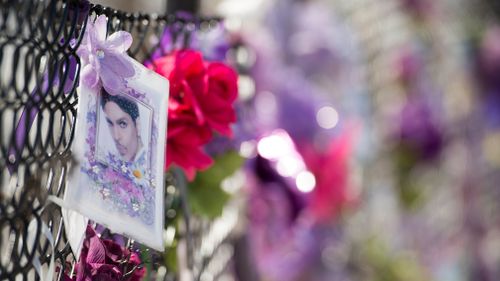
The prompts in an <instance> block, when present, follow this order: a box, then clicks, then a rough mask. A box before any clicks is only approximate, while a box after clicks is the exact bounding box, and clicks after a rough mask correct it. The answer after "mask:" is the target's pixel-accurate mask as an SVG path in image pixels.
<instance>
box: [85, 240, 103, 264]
mask: <svg viewBox="0 0 500 281" xmlns="http://www.w3.org/2000/svg"><path fill="white" fill-rule="evenodd" d="M105 260H106V250H105V249H104V245H103V244H102V242H101V240H100V239H99V237H97V236H94V237H92V238H90V246H89V253H88V255H87V260H86V262H87V263H89V264H95V263H97V264H100V263H104V262H105Z"/></svg>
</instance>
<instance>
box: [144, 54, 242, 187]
mask: <svg viewBox="0 0 500 281" xmlns="http://www.w3.org/2000/svg"><path fill="white" fill-rule="evenodd" d="M148 67H149V68H151V69H153V70H154V71H156V72H157V73H159V74H161V75H162V76H165V77H167V78H168V79H169V81H170V98H169V107H168V133H167V152H166V153H167V155H166V159H167V160H166V165H165V168H169V167H170V165H171V164H176V165H178V166H180V167H181V168H182V169H183V170H184V171H185V173H186V175H187V177H188V179H189V180H192V179H193V178H194V176H195V174H196V171H197V170H203V169H206V168H208V167H209V166H210V165H211V164H212V162H213V161H212V159H211V158H210V157H209V156H208V155H207V154H206V153H205V152H204V151H203V146H204V145H205V144H207V143H208V142H209V141H210V139H211V138H212V130H215V131H217V132H219V133H221V134H223V135H226V136H231V135H232V130H231V128H230V125H231V124H232V123H234V122H235V121H236V113H235V111H234V107H233V103H234V101H235V100H236V98H237V83H236V81H237V74H236V72H235V71H234V70H232V69H231V68H229V67H228V66H226V65H224V64H222V63H206V62H204V61H203V58H202V55H201V53H199V52H196V51H193V50H181V51H176V52H174V53H172V54H171V55H168V56H165V57H161V58H158V59H155V60H154V61H153V62H152V63H151V64H149V65H148Z"/></svg>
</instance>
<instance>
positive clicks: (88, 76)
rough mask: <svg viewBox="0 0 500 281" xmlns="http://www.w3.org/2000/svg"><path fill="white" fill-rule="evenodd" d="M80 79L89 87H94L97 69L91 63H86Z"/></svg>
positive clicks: (97, 80)
mask: <svg viewBox="0 0 500 281" xmlns="http://www.w3.org/2000/svg"><path fill="white" fill-rule="evenodd" d="M80 79H81V81H82V83H83V84H84V85H85V86H87V87H89V88H94V87H95V86H96V85H97V83H98V82H99V77H98V76H97V71H96V69H95V68H94V66H93V65H92V64H87V65H86V66H84V67H83V69H82V73H81V77H80Z"/></svg>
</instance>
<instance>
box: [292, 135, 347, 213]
mask: <svg viewBox="0 0 500 281" xmlns="http://www.w3.org/2000/svg"><path fill="white" fill-rule="evenodd" d="M353 139H354V138H353V132H352V131H348V132H344V133H343V134H342V135H340V136H339V137H338V138H335V139H333V140H332V141H331V142H330V144H329V145H328V147H327V148H326V149H325V150H324V151H318V150H317V149H316V148H315V147H313V145H306V146H303V147H302V148H301V149H300V151H301V154H302V157H303V159H304V162H305V163H306V166H307V168H308V169H309V171H311V172H312V173H313V174H314V176H315V178H316V187H315V189H314V190H313V193H312V197H311V201H310V203H309V204H308V205H309V207H308V208H309V210H310V212H311V213H312V215H313V216H314V217H315V218H316V219H317V220H318V221H319V222H321V221H328V220H330V219H332V218H334V217H336V216H337V215H338V214H339V213H340V211H341V210H342V208H343V207H344V206H345V205H346V203H348V202H350V201H352V200H353V199H354V198H353V196H352V194H351V190H350V187H351V186H350V182H349V157H350V156H351V150H352V145H353Z"/></svg>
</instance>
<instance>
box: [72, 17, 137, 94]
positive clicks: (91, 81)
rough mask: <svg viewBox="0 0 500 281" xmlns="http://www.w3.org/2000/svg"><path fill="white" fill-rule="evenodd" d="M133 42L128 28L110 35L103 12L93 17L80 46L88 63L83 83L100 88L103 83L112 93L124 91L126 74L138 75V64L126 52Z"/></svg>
mask: <svg viewBox="0 0 500 281" xmlns="http://www.w3.org/2000/svg"><path fill="white" fill-rule="evenodd" d="M131 45H132V36H131V35H130V33H128V32H125V31H117V32H115V33H113V34H111V35H110V36H109V37H108V38H106V16H104V15H101V16H99V17H98V18H97V19H96V21H95V23H92V22H90V21H89V22H88V24H87V31H86V33H85V35H84V36H83V38H82V43H81V45H80V47H79V48H78V50H77V54H78V55H79V56H80V59H81V60H82V63H83V65H84V66H83V69H82V72H81V75H82V76H81V81H82V83H83V84H85V85H86V86H87V87H89V88H91V89H93V90H96V91H97V90H98V89H99V88H100V87H101V86H102V87H104V89H105V90H106V91H107V92H108V93H109V94H111V95H116V94H119V93H120V92H122V91H123V90H124V88H125V81H124V78H128V77H132V76H133V75H134V67H133V65H132V64H131V62H130V61H129V60H128V58H127V54H126V51H127V50H128V49H129V48H130V46H131Z"/></svg>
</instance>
